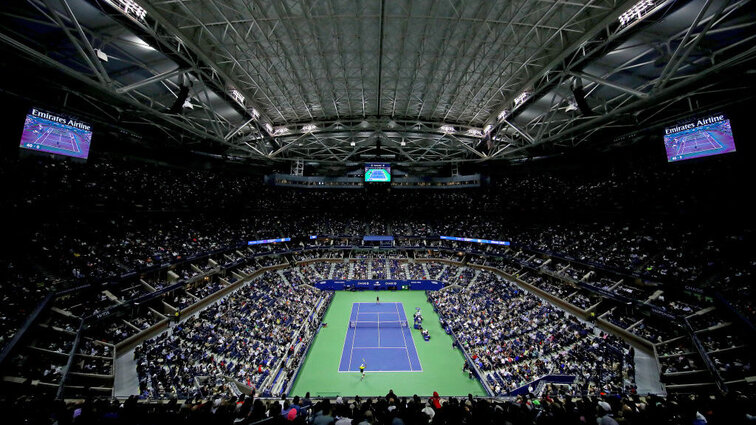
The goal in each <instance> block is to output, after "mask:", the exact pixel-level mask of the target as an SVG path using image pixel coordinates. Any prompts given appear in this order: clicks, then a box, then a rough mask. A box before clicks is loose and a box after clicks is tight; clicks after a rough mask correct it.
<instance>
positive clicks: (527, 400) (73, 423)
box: [4, 390, 756, 425]
mask: <svg viewBox="0 0 756 425" xmlns="http://www.w3.org/2000/svg"><path fill="white" fill-rule="evenodd" d="M754 405H756V404H754V403H753V399H752V398H751V397H749V396H745V395H742V394H735V393H734V394H731V395H729V396H727V397H712V398H709V397H700V396H690V397H688V396H680V397H675V396H670V397H668V398H662V397H656V396H648V397H641V396H610V397H578V398H573V397H568V396H562V395H544V396H542V397H517V398H516V399H514V400H508V401H504V400H491V399H484V398H475V397H473V396H471V395H469V396H467V397H443V398H442V397H440V396H439V395H438V394H437V393H434V395H433V396H432V397H419V396H417V395H414V396H412V397H398V396H396V395H395V394H394V393H393V391H390V390H389V393H388V394H386V396H385V397H360V396H355V397H353V398H352V397H343V398H342V397H339V398H337V399H336V400H335V401H331V400H329V399H324V400H317V399H312V398H311V397H310V396H309V393H308V394H307V395H306V396H305V397H304V398H300V397H294V398H292V399H286V398H282V399H281V400H267V401H264V400H261V399H260V398H257V397H255V396H254V395H252V396H244V395H240V396H226V397H220V396H219V397H208V398H190V399H186V400H182V401H179V400H177V399H175V398H174V399H171V400H169V401H165V402H162V403H155V402H143V401H142V402H140V401H139V400H138V399H137V398H136V397H131V398H129V399H127V400H125V401H123V402H119V401H117V400H108V399H99V400H97V399H86V400H84V401H81V402H78V403H70V404H66V403H65V402H63V401H56V402H50V401H47V400H42V399H26V398H22V399H18V400H15V401H14V402H13V403H9V404H8V405H7V407H6V408H5V409H4V414H5V418H6V419H7V420H8V421H9V423H26V424H29V425H44V424H49V423H56V424H59V425H69V424H70V425H104V424H131V423H134V424H153V423H154V424H187V425H190V424H209V425H216V424H217V425H231V424H234V425H252V424H276V425H278V424H302V425H303V424H313V425H330V424H338V425H426V424H429V425H459V424H476V425H494V424H509V425H551V424H553V425H582V424H594V423H596V424H600V425H611V424H626V425H657V424H658V425H704V424H707V425H740V424H748V423H753V421H754V413H756V412H755V411H754Z"/></svg>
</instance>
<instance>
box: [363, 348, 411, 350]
mask: <svg viewBox="0 0 756 425" xmlns="http://www.w3.org/2000/svg"><path fill="white" fill-rule="evenodd" d="M354 348H359V349H360V350H361V349H363V348H369V349H371V350H375V349H378V348H382V349H396V350H405V349H406V348H407V347H354Z"/></svg>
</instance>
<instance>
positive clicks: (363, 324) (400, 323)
mask: <svg viewBox="0 0 756 425" xmlns="http://www.w3.org/2000/svg"><path fill="white" fill-rule="evenodd" d="M407 326H408V325H407V321H406V320H387V321H385V322H384V321H380V322H378V321H365V320H361V321H356V320H352V321H350V322H349V327H350V328H406V327H407Z"/></svg>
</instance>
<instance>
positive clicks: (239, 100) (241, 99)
mask: <svg viewBox="0 0 756 425" xmlns="http://www.w3.org/2000/svg"><path fill="white" fill-rule="evenodd" d="M228 94H229V95H230V96H231V98H232V99H234V100H235V101H236V103H238V104H239V105H242V106H244V95H243V94H241V93H240V92H239V90H236V89H231V90H229V91H228ZM253 115H254V114H253Z"/></svg>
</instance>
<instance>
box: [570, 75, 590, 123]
mask: <svg viewBox="0 0 756 425" xmlns="http://www.w3.org/2000/svg"><path fill="white" fill-rule="evenodd" d="M572 96H573V97H574V98H575V104H576V105H577V107H578V109H580V113H581V114H583V115H586V116H592V115H596V114H595V113H594V112H593V110H592V109H591V107H590V106H588V102H586V101H585V92H584V91H583V80H582V79H580V78H575V79H574V80H573V82H572Z"/></svg>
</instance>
